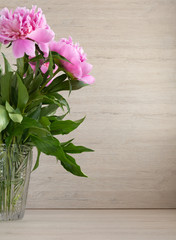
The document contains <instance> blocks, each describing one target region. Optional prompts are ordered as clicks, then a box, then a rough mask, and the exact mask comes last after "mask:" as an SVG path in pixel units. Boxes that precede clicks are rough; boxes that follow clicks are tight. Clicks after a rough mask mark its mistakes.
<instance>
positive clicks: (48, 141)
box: [31, 135, 86, 177]
mask: <svg viewBox="0 0 176 240" xmlns="http://www.w3.org/2000/svg"><path fill="white" fill-rule="evenodd" d="M31 140H32V142H33V143H34V144H35V146H36V147H37V148H38V150H39V151H41V152H43V153H45V154H47V155H51V156H55V157H56V158H57V159H58V160H60V161H61V164H62V166H63V167H64V168H65V169H66V170H67V171H69V172H71V173H72V174H74V175H76V176H81V177H86V175H85V174H84V173H82V171H81V169H80V166H79V165H77V164H76V161H75V160H74V161H73V158H72V157H70V156H69V155H65V153H64V151H63V149H62V147H61V145H60V142H59V141H58V140H57V139H56V138H54V137H53V136H46V137H42V138H41V137H39V136H35V135H31ZM67 156H68V157H67Z"/></svg>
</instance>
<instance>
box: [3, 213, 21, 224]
mask: <svg viewBox="0 0 176 240" xmlns="http://www.w3.org/2000/svg"><path fill="white" fill-rule="evenodd" d="M23 217H24V212H21V213H12V214H0V222H8V221H17V220H21V219H22V218H23Z"/></svg>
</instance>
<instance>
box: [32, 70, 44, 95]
mask: <svg viewBox="0 0 176 240" xmlns="http://www.w3.org/2000/svg"><path fill="white" fill-rule="evenodd" d="M42 81H43V77H42V74H41V73H39V74H38V75H37V77H35V78H34V79H33V81H32V84H31V86H30V93H32V92H33V91H36V90H37V89H38V88H39V87H40V84H41V83H42Z"/></svg>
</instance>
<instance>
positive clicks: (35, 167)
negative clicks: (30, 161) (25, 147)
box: [32, 149, 41, 172]
mask: <svg viewBox="0 0 176 240" xmlns="http://www.w3.org/2000/svg"><path fill="white" fill-rule="evenodd" d="M37 152H38V153H37V160H36V162H35V165H34V167H33V169H32V172H33V171H34V170H36V169H37V168H38V166H39V159H40V154H41V152H40V151H39V150H38V149H37Z"/></svg>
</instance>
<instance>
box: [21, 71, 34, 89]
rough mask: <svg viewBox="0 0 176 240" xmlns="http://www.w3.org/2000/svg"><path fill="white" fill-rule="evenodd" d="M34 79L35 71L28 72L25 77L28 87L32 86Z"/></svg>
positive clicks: (25, 83) (24, 80)
mask: <svg viewBox="0 0 176 240" xmlns="http://www.w3.org/2000/svg"><path fill="white" fill-rule="evenodd" d="M32 81H33V73H30V74H27V76H26V77H25V78H24V79H23V82H24V85H25V86H26V88H27V89H28V88H29V87H30V83H31V82H32Z"/></svg>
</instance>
